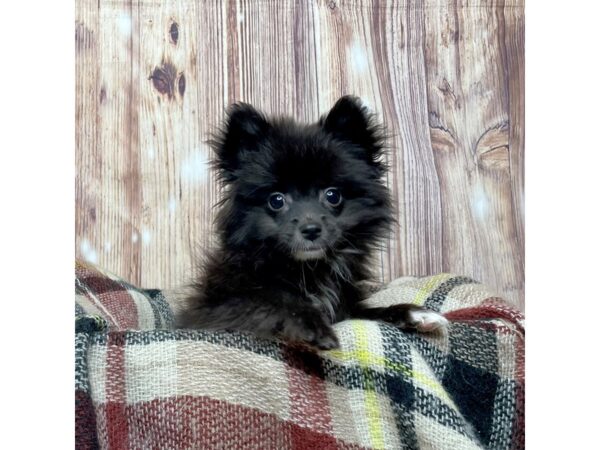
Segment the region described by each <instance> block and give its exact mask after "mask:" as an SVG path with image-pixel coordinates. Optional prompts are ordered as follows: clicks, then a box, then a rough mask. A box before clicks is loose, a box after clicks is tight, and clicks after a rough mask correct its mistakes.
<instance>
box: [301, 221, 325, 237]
mask: <svg viewBox="0 0 600 450" xmlns="http://www.w3.org/2000/svg"><path fill="white" fill-rule="evenodd" d="M300 232H301V233H302V236H304V239H308V240H309V241H314V240H315V239H317V238H318V237H319V236H321V225H319V224H318V223H306V224H304V225H302V226H301V227H300Z"/></svg>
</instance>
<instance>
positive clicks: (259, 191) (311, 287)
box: [181, 96, 445, 349]
mask: <svg viewBox="0 0 600 450" xmlns="http://www.w3.org/2000/svg"><path fill="white" fill-rule="evenodd" d="M212 146H213V148H214V151H215V152H216V160H215V161H214V165H215V168H216V170H217V173H218V176H219V177H220V180H221V181H222V183H223V185H224V188H225V192H224V197H223V200H222V201H221V202H220V204H219V210H218V213H217V229H218V238H219V244H220V245H219V247H218V250H216V251H213V252H212V253H210V254H209V255H207V257H206V260H205V261H204V264H203V269H202V273H201V277H200V279H199V281H198V283H197V284H196V285H195V286H194V291H193V294H192V295H191V297H190V298H189V299H188V300H189V303H190V304H192V305H193V309H192V310H190V311H188V312H187V313H186V314H185V315H184V316H183V317H182V323H181V325H182V326H184V327H188V328H190V327H191V328H203V329H211V330H216V329H229V330H242V331H249V332H252V333H254V334H256V335H258V336H262V337H267V338H273V337H278V338H282V339H284V340H286V341H291V342H299V343H304V344H309V345H311V346H314V347H317V348H319V349H332V348H336V347H338V346H339V344H338V340H337V338H336V335H335V333H334V331H333V329H332V326H331V325H332V324H333V323H335V322H339V321H341V320H344V319H347V318H363V319H375V320H382V321H386V322H389V323H392V324H394V325H396V326H398V327H400V328H404V329H416V330H419V331H431V330H433V329H436V328H438V327H440V326H443V325H444V324H445V319H444V318H443V317H442V316H440V315H439V314H437V313H434V312H432V311H428V310H425V309H423V308H420V307H418V306H414V305H406V304H405V305H396V306H391V307H388V308H368V307H366V306H365V305H364V304H363V300H364V299H365V297H366V296H367V292H366V290H365V289H364V283H363V282H365V281H368V280H369V279H370V268H371V267H372V264H370V256H371V255H372V254H373V251H374V250H375V249H376V248H377V246H378V244H379V242H380V240H381V238H383V237H384V236H385V235H386V233H388V231H389V228H390V224H391V223H392V222H393V216H392V208H391V200H390V193H389V191H388V189H387V187H386V186H385V184H384V183H383V182H382V176H383V175H384V174H385V170H386V167H385V164H384V162H383V161H382V156H383V155H382V153H383V138H382V133H381V127H380V126H379V125H378V124H377V123H376V122H375V120H374V117H373V116H372V115H371V114H369V113H368V112H367V110H366V108H365V107H364V106H363V105H362V104H361V102H360V100H359V99H358V98H355V97H350V96H346V97H342V98H340V99H339V100H338V101H337V103H336V104H335V105H334V106H333V108H332V109H331V110H330V111H329V112H328V113H327V114H326V115H325V116H323V117H322V118H321V119H320V120H319V121H318V122H317V123H313V124H299V123H297V122H295V121H293V120H291V119H288V118H267V117H266V116H265V115H264V114H262V113H261V112H259V111H257V110H256V109H254V108H253V107H252V106H250V105H248V104H243V103H237V104H234V105H232V106H231V107H230V109H229V111H228V114H227V119H226V121H225V124H224V126H223V128H222V130H221V132H220V133H219V134H218V136H217V137H216V139H215V140H214V141H213V142H212Z"/></svg>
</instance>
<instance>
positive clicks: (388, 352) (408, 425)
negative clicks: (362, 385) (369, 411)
mask: <svg viewBox="0 0 600 450" xmlns="http://www.w3.org/2000/svg"><path fill="white" fill-rule="evenodd" d="M380 330H381V335H382V338H383V354H384V356H385V358H386V359H387V360H389V361H391V362H392V363H394V364H399V365H401V366H403V367H406V368H407V369H408V370H412V368H413V362H412V355H411V349H410V344H409V338H408V336H407V335H406V334H404V333H402V332H399V330H397V329H396V328H395V327H392V326H390V325H385V324H383V325H380ZM386 375H387V380H386V390H387V395H388V396H389V398H390V400H391V403H392V410H393V411H394V415H395V418H396V428H397V430H398V433H399V434H400V439H401V440H402V444H403V446H404V447H405V448H407V449H411V450H412V449H418V441H417V430H416V427H415V420H414V419H415V418H414V414H413V412H414V404H415V386H414V382H413V380H412V378H411V377H409V376H407V375H406V374H399V373H397V372H395V371H391V370H389V371H386Z"/></svg>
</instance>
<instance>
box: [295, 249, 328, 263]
mask: <svg viewBox="0 0 600 450" xmlns="http://www.w3.org/2000/svg"><path fill="white" fill-rule="evenodd" d="M325 255H326V252H325V250H324V249H322V248H317V249H313V250H296V251H295V252H294V253H293V254H292V256H293V257H294V259H296V260H297V261H315V260H317V259H323V258H325Z"/></svg>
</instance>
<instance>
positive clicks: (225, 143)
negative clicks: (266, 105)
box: [211, 103, 271, 181]
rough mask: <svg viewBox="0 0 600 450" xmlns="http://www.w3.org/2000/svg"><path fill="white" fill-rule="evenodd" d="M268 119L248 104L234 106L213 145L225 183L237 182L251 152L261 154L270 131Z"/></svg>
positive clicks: (228, 112)
mask: <svg viewBox="0 0 600 450" xmlns="http://www.w3.org/2000/svg"><path fill="white" fill-rule="evenodd" d="M270 127H271V126H270V125H269V122H268V121H267V119H266V118H265V116H264V115H263V114H262V113H260V112H259V111H257V110H256V109H254V108H253V107H252V106H251V105H248V104H247V103H234V104H233V105H231V106H230V107H229V108H228V110H227V119H226V120H225V124H224V126H223V128H222V129H221V131H220V133H219V135H218V136H217V137H216V138H215V139H213V140H212V141H211V144H212V145H213V147H214V150H215V152H216V154H217V161H216V166H217V168H218V169H219V170H220V172H221V176H222V177H223V179H224V180H225V181H233V180H235V179H236V178H237V177H236V175H235V172H236V171H237V169H238V168H239V166H240V160H241V159H243V155H244V154H245V153H248V152H253V151H256V150H258V146H259V144H260V142H261V141H262V140H263V139H264V138H265V137H266V135H267V134H268V132H269V129H270Z"/></svg>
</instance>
